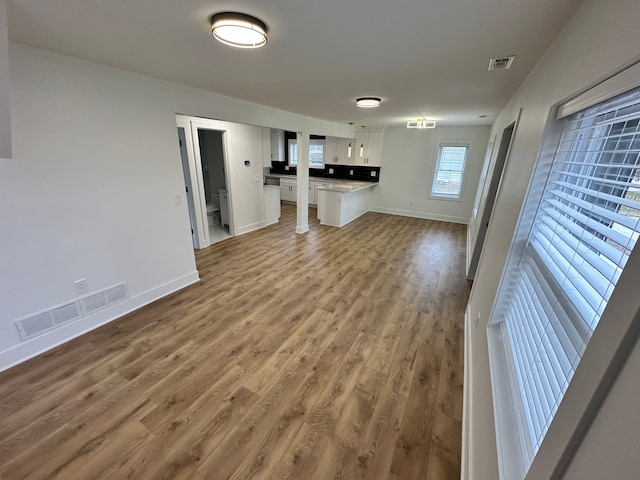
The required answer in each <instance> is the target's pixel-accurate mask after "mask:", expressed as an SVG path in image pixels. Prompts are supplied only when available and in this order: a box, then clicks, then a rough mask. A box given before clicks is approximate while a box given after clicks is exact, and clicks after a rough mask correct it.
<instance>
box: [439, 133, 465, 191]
mask: <svg viewBox="0 0 640 480" xmlns="http://www.w3.org/2000/svg"><path fill="white" fill-rule="evenodd" d="M468 149H469V145H441V146H440V148H439V149H438V160H437V164H436V171H435V175H434V178H433V185H432V187H431V194H432V195H435V196H439V197H451V198H458V197H459V196H460V190H461V188H462V175H463V174H464V167H465V164H466V162H467V150H468Z"/></svg>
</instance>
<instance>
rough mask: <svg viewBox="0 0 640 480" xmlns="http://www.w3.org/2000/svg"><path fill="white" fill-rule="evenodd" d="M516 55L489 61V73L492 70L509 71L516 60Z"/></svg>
mask: <svg viewBox="0 0 640 480" xmlns="http://www.w3.org/2000/svg"><path fill="white" fill-rule="evenodd" d="M515 58H516V57H515V55H514V56H510V57H497V58H492V59H490V60H489V71H492V70H509V69H510V68H511V65H512V64H513V61H514V60H515Z"/></svg>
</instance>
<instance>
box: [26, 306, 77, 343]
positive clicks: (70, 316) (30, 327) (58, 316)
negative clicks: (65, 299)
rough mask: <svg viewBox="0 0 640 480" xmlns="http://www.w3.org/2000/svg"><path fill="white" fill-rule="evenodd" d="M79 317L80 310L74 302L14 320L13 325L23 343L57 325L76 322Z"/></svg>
mask: <svg viewBox="0 0 640 480" xmlns="http://www.w3.org/2000/svg"><path fill="white" fill-rule="evenodd" d="M80 316H81V315H80V309H79V308H78V304H77V302H75V301H74V302H69V303H65V304H64V305H59V306H57V307H53V308H51V309H49V310H47V311H45V312H41V313H36V314H35V315H31V316H29V317H25V318H23V319H20V320H16V321H15V322H14V323H15V325H16V328H17V329H18V333H19V334H20V338H22V341H25V340H28V339H30V338H32V337H35V336H38V335H40V334H42V333H44V332H46V331H47V330H51V329H52V328H55V327H57V326H59V325H62V324H64V323H67V322H70V321H72V320H77V319H78V318H80Z"/></svg>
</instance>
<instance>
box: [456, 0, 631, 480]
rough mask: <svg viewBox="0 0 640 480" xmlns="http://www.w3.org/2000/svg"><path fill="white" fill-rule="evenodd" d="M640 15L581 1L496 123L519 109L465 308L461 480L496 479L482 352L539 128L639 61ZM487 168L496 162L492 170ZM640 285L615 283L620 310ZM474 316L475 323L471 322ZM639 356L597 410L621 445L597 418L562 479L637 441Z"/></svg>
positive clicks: (585, 473)
mask: <svg viewBox="0 0 640 480" xmlns="http://www.w3.org/2000/svg"><path fill="white" fill-rule="evenodd" d="M638 18H640V2H638V1H637V0H608V1H606V2H603V1H601V0H585V1H584V2H583V3H582V4H581V5H580V6H579V7H578V9H577V11H576V12H575V14H574V15H573V17H572V18H571V19H570V20H569V22H568V23H567V25H566V26H565V28H564V29H563V30H562V31H561V33H560V34H559V35H558V37H557V38H556V39H555V40H554V42H553V43H552V45H551V47H550V48H549V49H548V51H547V52H546V53H545V55H544V56H543V58H542V59H541V60H540V62H539V63H538V65H537V66H536V67H535V69H534V70H533V71H532V72H531V74H530V75H529V77H528V78H527V80H526V81H525V82H524V84H523V85H522V86H521V87H520V89H519V90H518V92H517V93H516V95H514V97H513V98H512V99H511V100H510V101H509V103H508V104H507V106H506V107H505V108H504V110H503V111H502V112H501V114H500V115H499V117H498V118H497V120H496V122H495V124H494V126H493V129H492V132H491V138H493V135H494V134H497V135H498V140H497V142H498V143H499V141H500V134H501V132H502V130H503V129H504V128H505V127H506V126H507V125H508V124H509V123H511V122H512V121H513V120H515V118H516V116H517V113H518V110H519V109H520V108H521V107H522V109H523V110H522V116H521V119H520V123H519V126H518V130H517V131H516V133H515V137H514V140H513V145H512V150H511V154H510V157H509V159H508V161H507V165H506V167H505V172H504V176H503V180H502V184H501V187H500V192H499V194H498V198H497V202H496V205H495V209H494V213H493V216H492V220H491V224H490V227H489V230H488V232H487V237H486V242H485V247H484V251H483V253H482V257H481V260H480V265H479V267H478V271H477V274H476V277H475V281H474V285H473V289H472V292H471V297H470V300H469V305H468V310H467V312H468V318H467V323H466V328H465V341H466V352H467V355H466V357H465V368H466V370H467V372H466V378H467V382H466V384H465V407H464V408H465V419H466V421H465V425H464V431H465V438H464V439H463V445H464V446H465V448H464V451H463V466H464V468H463V472H462V478H463V479H474V480H495V479H497V478H498V465H497V453H496V447H495V430H494V419H493V403H492V396H491V384H490V377H489V360H488V354H487V332H486V328H487V320H488V317H489V314H490V312H491V308H492V306H493V301H494V298H495V296H496V292H497V289H498V283H499V281H500V277H501V274H502V269H503V266H504V263H505V260H506V257H507V253H508V251H509V245H510V242H511V238H512V236H513V233H514V230H515V227H516V223H517V220H518V216H519V213H520V208H521V206H522V203H523V200H524V195H525V192H526V190H527V186H528V182H529V179H530V177H531V173H532V171H533V168H534V165H535V162H536V158H537V155H538V150H539V148H540V146H541V142H542V135H543V128H544V126H545V124H546V121H547V118H548V116H549V114H550V111H551V108H552V106H553V105H556V104H558V103H560V102H562V101H564V100H566V99H568V98H571V97H572V96H574V95H575V94H576V93H579V92H581V91H583V90H585V89H587V88H589V87H591V86H593V85H595V84H597V83H599V82H600V81H601V80H603V79H604V78H606V77H608V76H610V75H612V74H614V73H616V72H617V71H619V70H620V69H622V68H623V67H624V66H625V65H628V64H629V63H630V62H632V61H633V60H634V59H636V58H637V56H638V53H639V51H638V45H640V29H638V22H637V19H638ZM492 168H493V165H492V166H491V167H490V171H491V169H492ZM638 284H640V271H633V272H629V273H628V274H627V275H625V277H624V278H623V279H621V281H620V282H619V283H618V289H619V290H620V291H621V292H629V295H624V294H621V295H618V298H623V299H625V298H626V299H628V302H629V308H620V310H622V311H629V312H631V311H633V308H632V307H633V300H632V298H633V297H634V295H633V294H632V292H633V291H637V288H635V290H634V286H637V285H638ZM618 301H620V300H618ZM622 301H623V302H627V300H622ZM620 307H626V305H620ZM478 315H479V316H480V321H479V322H478V324H477V325H475V323H476V318H477V316H478ZM637 355H638V350H637V347H636V352H635V353H634V354H633V357H632V361H629V363H628V364H627V366H626V367H625V369H624V371H623V372H622V376H621V378H620V380H619V381H618V383H617V384H616V386H615V387H614V390H613V391H612V392H611V394H610V396H609V399H608V400H607V401H606V403H605V405H604V407H603V410H602V411H601V413H600V415H607V416H608V417H607V422H611V421H613V422H614V423H615V424H618V425H626V432H625V434H624V435H621V436H620V437H619V439H618V441H616V442H610V440H611V438H610V433H611V432H610V428H606V427H605V422H604V418H602V419H601V418H600V415H599V416H598V418H596V419H595V422H594V423H593V425H592V427H591V429H590V430H589V432H588V434H587V437H586V440H585V443H584V444H583V445H582V446H581V448H580V449H579V450H578V453H577V455H576V457H575V460H574V462H577V461H579V462H581V463H580V467H579V469H578V467H577V466H572V467H570V470H569V472H573V471H576V472H578V471H579V472H580V475H576V476H571V475H570V476H568V477H567V478H581V479H596V478H598V479H599V478H603V475H604V474H603V473H602V469H601V468H600V466H599V465H598V462H600V461H601V459H602V458H603V457H607V458H619V457H620V455H619V453H618V454H617V453H616V448H619V447H620V445H619V442H620V441H622V440H623V439H625V438H627V439H628V438H638V436H640V422H638V413H637V408H636V407H635V405H633V402H628V401H623V398H626V394H628V393H629V392H632V390H633V389H632V388H631V389H630V388H629V385H628V384H627V383H625V382H624V379H626V378H635V379H637V378H638V376H639V375H640V366H639V364H638V362H637V361H635V359H636V357H637ZM636 387H637V386H636ZM636 390H637V388H636ZM623 392H624V394H623ZM621 394H622V395H621ZM620 397H622V398H620ZM610 403H611V404H612V405H613V404H615V406H616V408H617V410H615V411H614V410H613V409H612V408H609V407H608V405H609V404H610ZM632 405H633V407H632ZM625 419H628V420H629V421H625ZM593 445H598V447H599V448H600V449H601V451H600V454H599V455H597V456H596V455H586V454H585V453H587V452H588V451H590V450H587V449H589V448H593ZM639 469H640V459H638V457H637V456H633V457H627V458H626V461H625V464H624V465H621V466H619V467H618V468H617V469H616V470H615V471H616V472H626V473H625V474H624V475H623V474H620V475H613V476H611V475H607V477H608V478H636V475H637V471H638V470H639Z"/></svg>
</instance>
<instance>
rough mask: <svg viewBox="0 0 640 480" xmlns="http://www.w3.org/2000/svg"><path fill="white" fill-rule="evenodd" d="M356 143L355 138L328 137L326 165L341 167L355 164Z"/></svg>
mask: <svg viewBox="0 0 640 480" xmlns="http://www.w3.org/2000/svg"><path fill="white" fill-rule="evenodd" d="M354 143H355V141H354V140H353V138H337V137H327V139H326V147H325V154H324V163H326V164H340V165H351V164H353V156H354V151H355V150H354V148H353V145H354ZM349 147H351V148H349Z"/></svg>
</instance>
